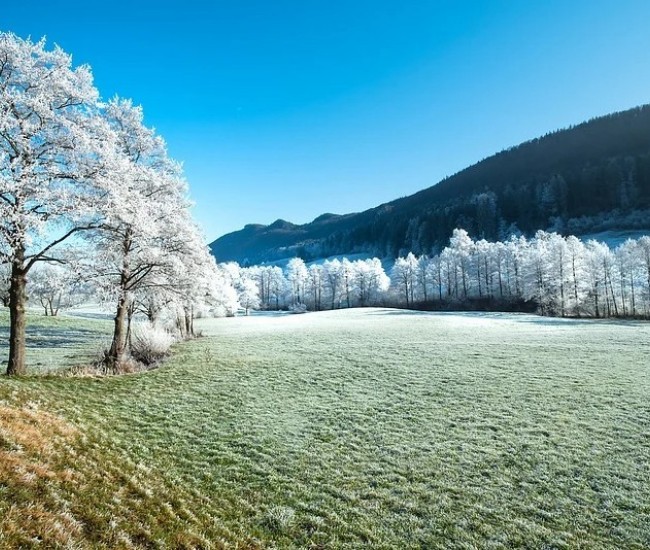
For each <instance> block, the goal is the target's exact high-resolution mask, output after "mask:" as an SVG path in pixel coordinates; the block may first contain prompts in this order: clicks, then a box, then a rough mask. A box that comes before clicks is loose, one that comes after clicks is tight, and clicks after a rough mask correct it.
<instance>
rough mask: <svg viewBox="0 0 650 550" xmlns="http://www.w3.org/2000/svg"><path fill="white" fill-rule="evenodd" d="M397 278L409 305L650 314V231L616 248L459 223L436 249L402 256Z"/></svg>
mask: <svg viewBox="0 0 650 550" xmlns="http://www.w3.org/2000/svg"><path fill="white" fill-rule="evenodd" d="M393 283H394V285H395V286H396V287H397V288H398V289H399V292H400V294H401V296H402V301H403V302H404V304H405V305H409V306H410V305H415V304H418V303H421V302H436V301H437V302H441V303H442V302H445V303H449V304H454V303H455V304H468V303H472V302H473V303H475V304H476V303H479V304H482V305H483V307H485V308H491V309H497V308H499V307H508V305H511V304H520V305H524V304H525V303H528V304H530V305H533V306H534V307H535V308H536V309H537V311H538V312H539V313H541V314H542V315H555V316H562V317H565V316H575V317H580V316H590V317H636V316H642V317H649V316H650V237H648V236H644V237H641V238H640V239H638V240H632V239H630V240H628V241H626V242H625V243H623V244H621V245H620V246H618V247H617V248H615V249H613V250H612V249H610V248H609V247H608V246H607V245H606V244H604V243H602V242H598V241H594V240H591V241H588V242H586V243H584V242H583V241H581V240H580V239H578V238H576V237H574V236H569V237H563V236H561V235H559V234H557V233H547V232H544V231H539V232H537V233H536V235H535V236H534V238H532V239H526V238H525V237H512V238H511V239H510V240H508V241H507V242H487V241H485V240H479V241H473V240H472V239H471V238H470V237H469V235H468V234H467V232H466V231H464V230H462V229H456V230H455V231H454V232H453V235H452V237H451V239H450V243H449V246H448V247H446V248H445V249H444V250H443V251H442V252H441V253H440V254H439V255H436V256H434V257H431V258H429V257H426V256H424V257H420V258H416V257H414V256H413V255H408V256H407V257H406V258H399V259H398V260H397V262H396V263H395V267H394V268H393Z"/></svg>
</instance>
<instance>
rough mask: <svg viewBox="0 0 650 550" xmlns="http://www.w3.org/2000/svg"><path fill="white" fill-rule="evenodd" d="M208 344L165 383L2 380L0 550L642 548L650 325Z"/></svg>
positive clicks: (285, 331) (370, 329)
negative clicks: (37, 549) (67, 549)
mask: <svg viewBox="0 0 650 550" xmlns="http://www.w3.org/2000/svg"><path fill="white" fill-rule="evenodd" d="M201 328H202V329H203V330H204V332H205V333H206V334H207V337H205V338H202V339H199V340H195V341H193V342H188V343H185V344H182V345H180V346H178V347H177V349H176V353H175V354H174V357H173V358H172V359H171V360H170V361H169V362H168V363H167V364H166V365H165V366H164V367H162V368H160V369H158V370H156V371H152V372H148V373H142V374H137V375H127V376H122V377H117V378H106V379H95V378H79V379H70V378H57V377H40V378H24V379H11V380H10V379H2V380H0V547H2V546H3V545H4V546H11V545H16V546H17V545H22V546H23V547H29V546H30V545H33V546H37V544H42V545H43V546H44V547H51V546H53V545H57V544H58V545H60V546H62V547H64V546H65V545H74V544H77V545H79V546H81V547H84V546H85V547H92V548H96V547H102V546H103V547H111V548H113V547H121V548H133V547H156V546H157V547H172V548H177V547H187V548H197V547H205V548H210V547H240V548H256V547H277V548H294V547H295V548H299V547H302V548H304V547H315V548H344V547H347V548H358V547H359V546H360V545H363V544H365V545H367V546H369V547H373V548H504V547H529V548H647V547H650V497H649V496H648V487H649V486H650V373H649V371H648V369H649V367H648V356H649V352H650V325H647V324H640V323H623V322H609V321H601V322H599V321H596V322H593V321H574V320H560V319H542V318H538V317H533V316H525V315H505V314H489V315H480V314H420V313H416V312H402V311H396V310H380V309H367V310H352V311H338V312H326V313H317V314H306V315H294V316H292V315H278V316H262V315H261V316H257V317H255V316H254V317H250V318H236V319H221V320H212V321H205V322H202V323H201Z"/></svg>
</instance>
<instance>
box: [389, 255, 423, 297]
mask: <svg viewBox="0 0 650 550" xmlns="http://www.w3.org/2000/svg"><path fill="white" fill-rule="evenodd" d="M417 272H418V260H417V258H416V257H415V256H414V255H413V253H411V252H409V253H408V254H407V256H406V258H397V260H395V264H394V265H393V270H392V281H393V284H394V285H396V287H397V288H398V289H399V292H400V293H401V295H402V296H404V300H405V302H406V307H410V306H411V305H412V304H413V303H414V301H415V285H416V283H417Z"/></svg>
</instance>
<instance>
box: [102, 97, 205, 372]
mask: <svg viewBox="0 0 650 550" xmlns="http://www.w3.org/2000/svg"><path fill="white" fill-rule="evenodd" d="M104 116H105V118H106V119H107V121H108V122H109V124H110V126H111V128H112V130H113V132H114V133H115V135H116V145H115V155H116V158H117V161H116V162H115V164H114V166H113V171H112V174H111V176H112V180H113V183H114V192H113V193H111V195H110V206H111V207H110V210H109V211H108V212H107V214H106V217H105V219H104V221H103V223H102V224H101V228H100V229H99V230H97V231H96V232H94V233H93V234H92V241H91V242H92V245H93V247H94V248H95V250H96V252H95V253H94V254H93V260H94V261H93V262H91V264H90V267H89V269H90V270H93V271H94V275H95V280H97V281H99V282H100V284H103V285H104V286H105V287H107V288H108V289H109V291H108V292H107V293H106V294H108V295H111V292H110V291H112V297H113V299H114V301H115V304H116V305H115V307H116V313H115V319H114V328H113V338H112V342H111V346H110V349H109V351H108V353H107V358H106V363H107V368H108V369H109V370H116V369H117V368H118V367H119V365H120V364H121V362H122V361H123V359H124V357H125V353H126V351H127V340H128V328H129V319H130V314H131V313H132V312H133V307H132V306H133V302H132V300H133V295H134V293H135V292H136V291H137V290H138V289H140V288H143V287H146V286H148V285H156V286H160V285H163V284H169V281H167V280H166V277H167V276H168V275H169V273H170V272H172V271H170V270H173V263H174V261H177V258H178V256H179V255H182V254H183V253H184V252H185V251H186V250H187V249H188V246H189V244H188V243H191V242H193V239H194V236H193V235H192V233H191V220H190V217H189V214H188V209H189V203H188V201H187V198H186V190H187V188H186V184H185V181H184V180H183V178H182V174H181V171H180V167H179V166H178V164H176V163H175V162H173V161H172V160H170V159H169V158H168V156H167V152H166V148H165V144H164V142H163V140H162V138H160V137H159V136H157V135H156V134H155V132H154V131H153V130H151V129H149V128H147V127H146V126H144V124H143V115H142V109H141V108H140V107H136V106H134V105H133V104H132V103H131V102H130V101H128V100H123V99H119V98H115V99H113V100H111V101H110V102H109V103H108V104H107V105H106V108H105V115H104Z"/></svg>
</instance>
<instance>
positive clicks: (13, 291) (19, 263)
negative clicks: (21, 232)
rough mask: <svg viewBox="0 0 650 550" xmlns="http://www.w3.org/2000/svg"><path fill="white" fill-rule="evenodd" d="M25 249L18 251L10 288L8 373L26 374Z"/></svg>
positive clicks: (12, 270) (12, 267) (12, 268)
mask: <svg viewBox="0 0 650 550" xmlns="http://www.w3.org/2000/svg"><path fill="white" fill-rule="evenodd" d="M26 288H27V269H26V268H25V251H24V250H19V251H17V252H16V255H15V258H14V262H13V264H12V266H11V286H10V288H9V361H8V363H7V374H25V372H27V367H26V365H25V324H26V319H25V304H26V303H27V292H26Z"/></svg>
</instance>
